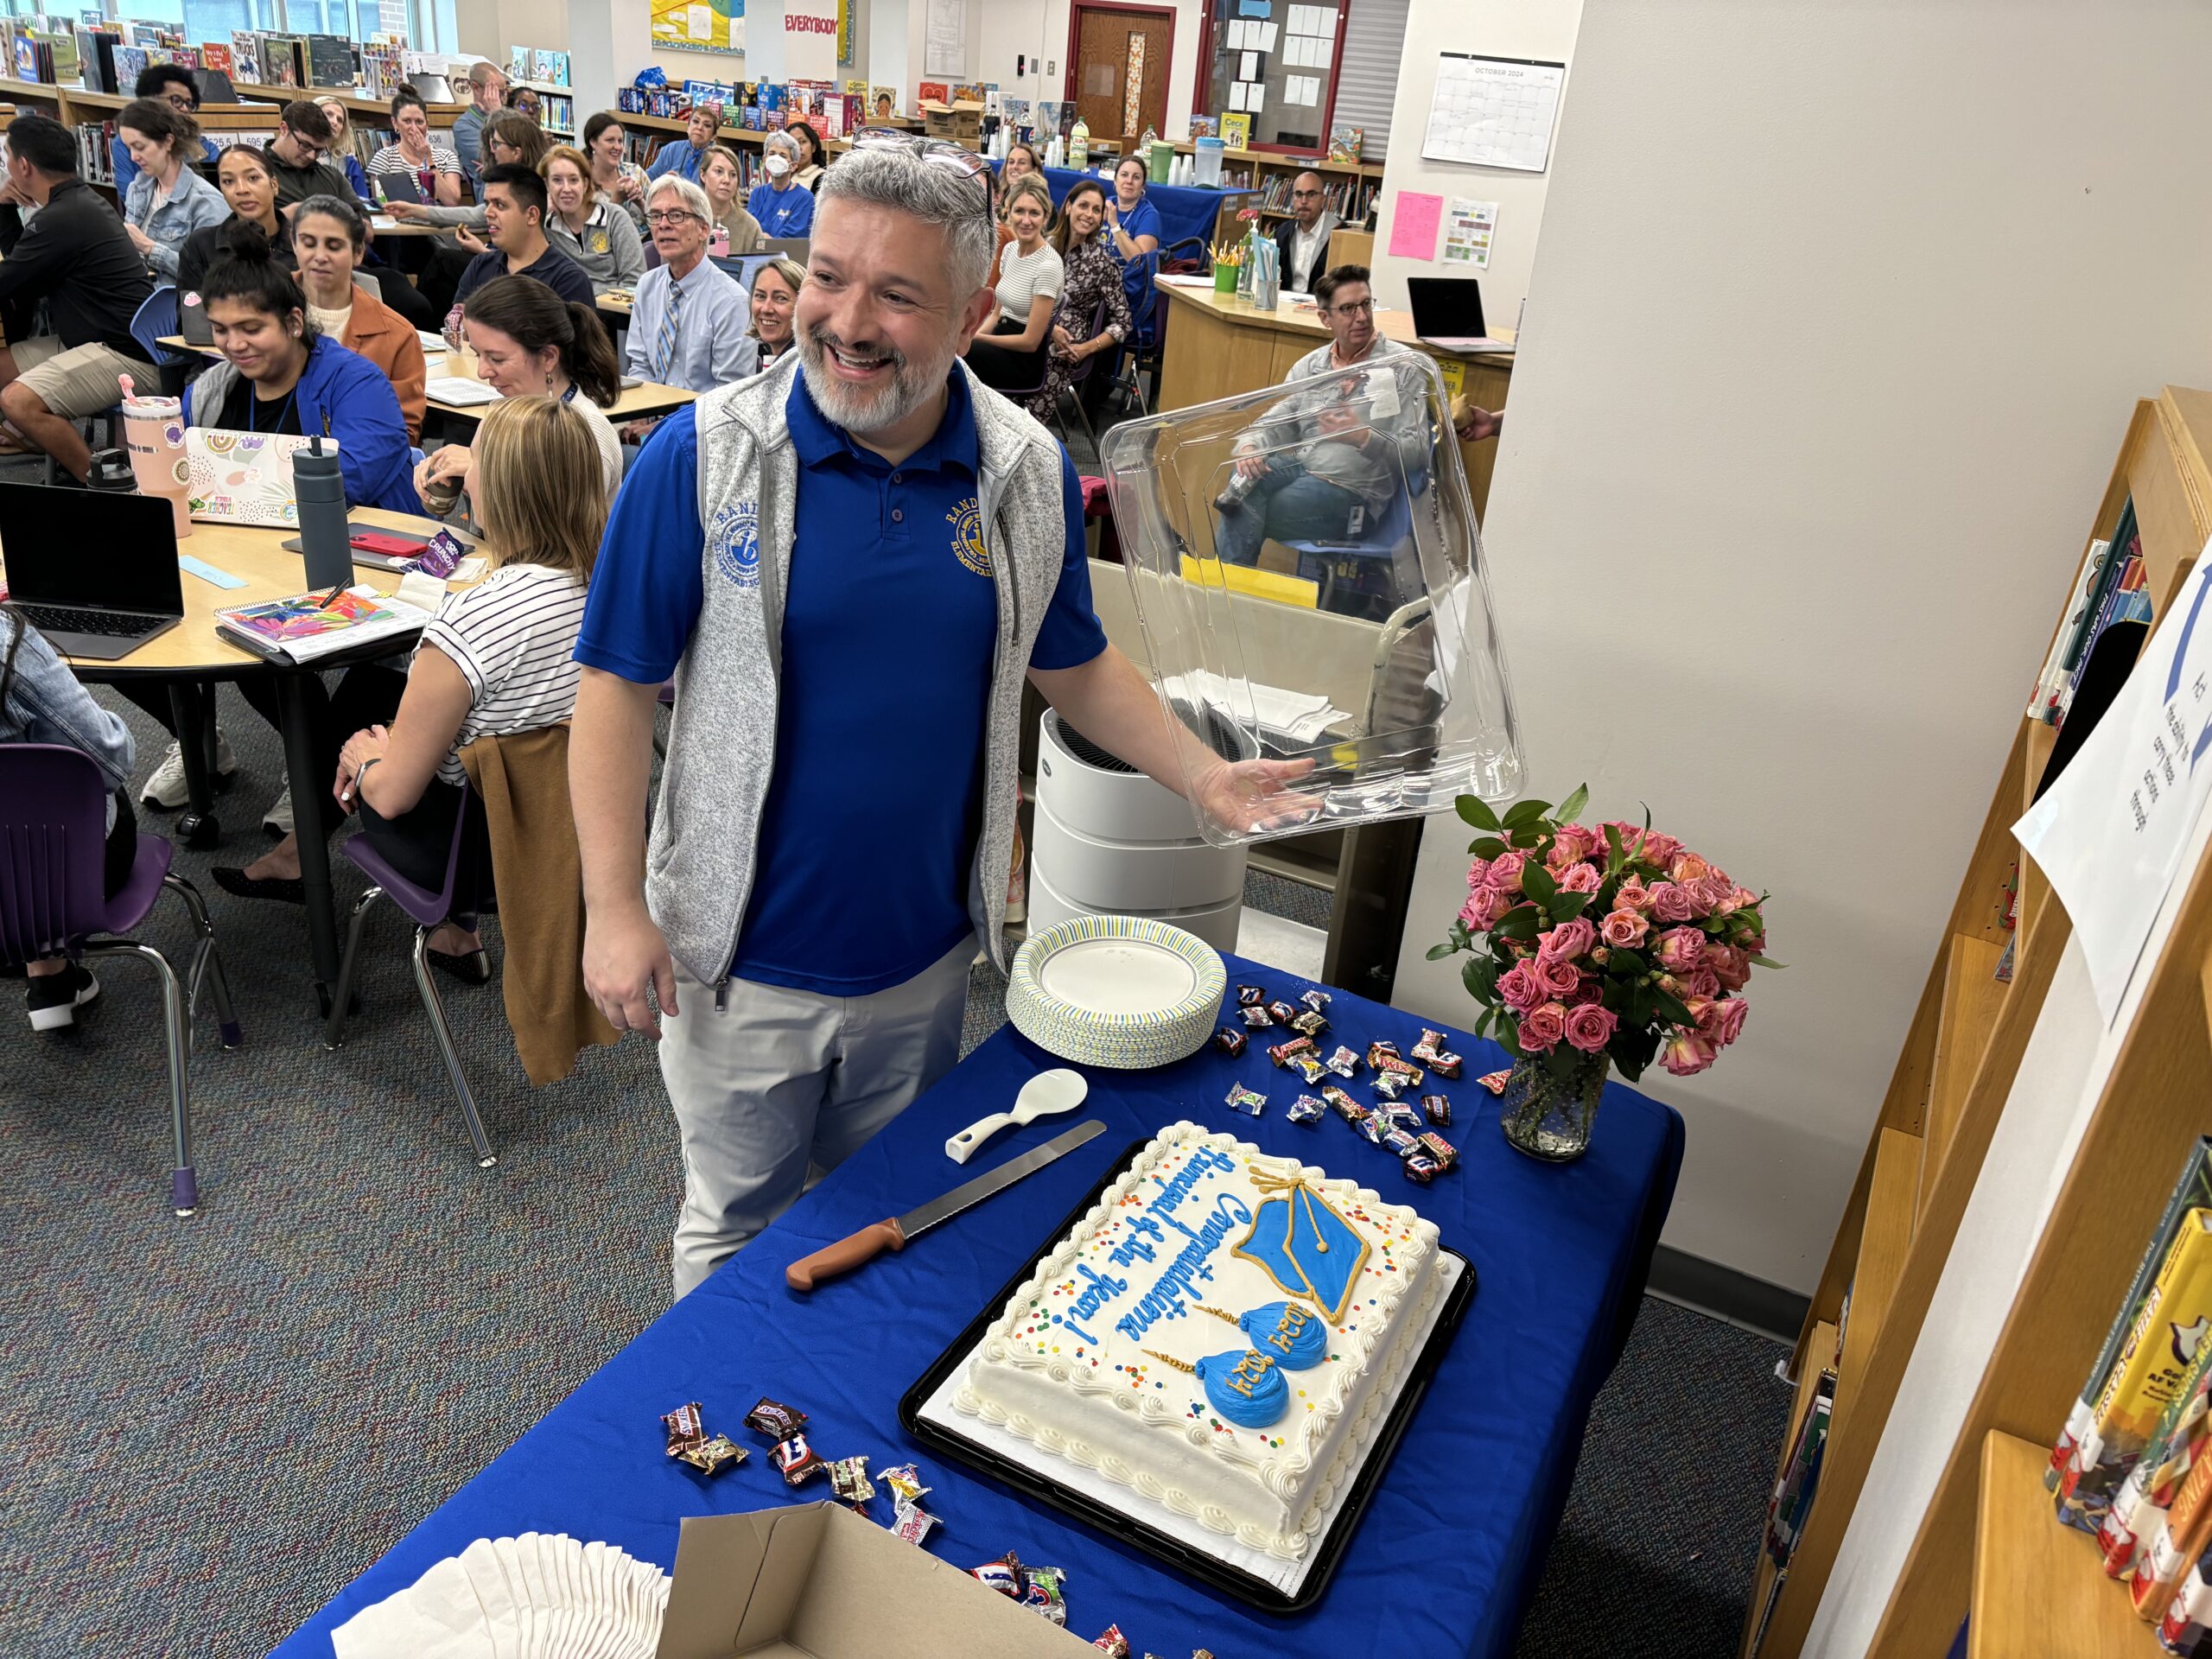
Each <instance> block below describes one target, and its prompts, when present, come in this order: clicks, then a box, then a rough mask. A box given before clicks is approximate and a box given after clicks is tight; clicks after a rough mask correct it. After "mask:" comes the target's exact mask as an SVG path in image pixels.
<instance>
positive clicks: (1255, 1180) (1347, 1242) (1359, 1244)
mask: <svg viewBox="0 0 2212 1659" xmlns="http://www.w3.org/2000/svg"><path fill="white" fill-rule="evenodd" d="M1252 1184H1253V1185H1254V1186H1255V1187H1256V1188H1258V1189H1259V1191H1261V1192H1264V1193H1267V1194H1268V1197H1267V1198H1266V1199H1265V1200H1264V1201H1263V1202H1262V1204H1261V1205H1260V1207H1259V1209H1258V1210H1257V1211H1255V1212H1254V1213H1253V1216H1252V1230H1251V1231H1250V1232H1249V1233H1247V1234H1245V1235H1244V1237H1243V1242H1242V1243H1238V1244H1237V1245H1236V1247H1235V1248H1234V1249H1232V1250H1231V1251H1230V1254H1231V1255H1237V1256H1242V1257H1243V1259H1244V1260H1245V1261H1247V1262H1251V1263H1253V1264H1254V1265H1255V1266H1256V1267H1258V1268H1260V1269H1261V1270H1262V1272H1264V1273H1265V1274H1267V1275H1268V1278H1270V1279H1272V1280H1274V1281H1275V1283H1276V1284H1278V1285H1280V1286H1281V1287H1282V1288H1283V1289H1284V1290H1286V1291H1287V1292H1288V1293H1289V1294H1291V1295H1293V1296H1303V1297H1305V1298H1306V1300H1309V1301H1311V1302H1312V1303H1313V1305H1314V1306H1316V1307H1318V1308H1319V1309H1320V1310H1321V1313H1322V1316H1323V1317H1324V1318H1325V1319H1327V1320H1328V1322H1329V1323H1330V1324H1331V1325H1335V1324H1336V1323H1338V1321H1339V1320H1341V1319H1343V1318H1344V1309H1345V1308H1346V1307H1347V1306H1349V1305H1350V1304H1351V1294H1352V1291H1353V1289H1354V1287H1357V1285H1358V1283H1359V1270H1360V1268H1363V1266H1365V1265H1366V1262H1367V1241H1366V1240H1365V1239H1364V1238H1363V1237H1361V1236H1360V1235H1359V1232H1358V1230H1357V1229H1356V1228H1355V1227H1353V1225H1352V1224H1351V1223H1350V1222H1348V1221H1346V1220H1345V1219H1344V1217H1342V1216H1340V1215H1338V1213H1337V1212H1336V1211H1334V1210H1333V1209H1332V1208H1330V1206H1329V1201H1328V1200H1327V1199H1326V1198H1323V1197H1322V1196H1321V1195H1320V1194H1319V1192H1315V1191H1314V1190H1313V1188H1312V1187H1310V1186H1308V1185H1306V1183H1305V1181H1304V1180H1302V1179H1299V1178H1297V1177H1295V1176H1291V1177H1284V1176H1275V1175H1268V1174H1266V1173H1262V1171H1260V1170H1259V1169H1257V1168H1255V1169H1254V1170H1253V1172H1252ZM1240 1323H1241V1321H1240ZM1321 1339H1322V1341H1323V1342H1324V1343H1325V1342H1326V1341H1327V1340H1328V1333H1327V1332H1322V1333H1321Z"/></svg>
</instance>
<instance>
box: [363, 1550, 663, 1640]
mask: <svg viewBox="0 0 2212 1659" xmlns="http://www.w3.org/2000/svg"><path fill="white" fill-rule="evenodd" d="M668 1584H669V1581H668V1580H667V1578H666V1577H665V1576H664V1574H663V1573H662V1572H661V1570H660V1569H659V1568H658V1567H655V1566H654V1565H652V1562H650V1561H640V1560H632V1558H631V1557H630V1556H628V1555H626V1554H624V1553H623V1552H622V1551H620V1550H619V1549H617V1548H614V1547H613V1545H611V1544H601V1543H589V1544H587V1543H582V1542H579V1541H577V1540H575V1539H574V1538H571V1537H569V1535H567V1534H566V1533H543V1532H525V1533H524V1534H523V1535H522V1536H521V1537H519V1538H479V1539H478V1540H477V1541H475V1542H474V1543H473V1544H471V1545H470V1546H469V1547H468V1548H467V1549H464V1550H463V1551H461V1554H458V1555H454V1556H449V1557H448V1558H447V1559H446V1560H442V1561H440V1562H439V1563H438V1564H437V1565H436V1566H435V1567H432V1568H431V1569H430V1570H429V1572H427V1573H424V1574H423V1576H422V1577H421V1578H420V1579H418V1580H416V1581H415V1582H414V1583H413V1584H412V1585H410V1586H408V1587H407V1588H406V1589H404V1590H402V1591H400V1592H398V1593H397V1595H392V1596H387V1597H386V1598H385V1599H384V1600H382V1601H380V1602H378V1603H377V1604H376V1605H375V1606H373V1607H365V1608H363V1609H362V1610H361V1611H359V1612H358V1613H356V1614H354V1615H353V1618H349V1619H347V1620H346V1622H345V1623H344V1624H340V1626H339V1627H338V1628H337V1629H336V1630H333V1631H332V1632H331V1633H330V1640H331V1646H332V1648H333V1649H334V1651H335V1654H336V1659H479V1656H481V1659H583V1656H585V1655H587V1654H589V1655H594V1656H602V1655H603V1656H606V1659H652V1656H653V1653H654V1650H655V1649H658V1646H659V1645H660V1621H661V1615H662V1613H663V1612H664V1611H666V1610H667V1607H668Z"/></svg>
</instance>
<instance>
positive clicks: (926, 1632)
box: [658, 1503, 1107, 1659]
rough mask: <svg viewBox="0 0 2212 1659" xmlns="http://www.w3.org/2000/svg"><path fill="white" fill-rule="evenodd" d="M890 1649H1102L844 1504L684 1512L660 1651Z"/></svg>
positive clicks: (1024, 1652) (827, 1656)
mask: <svg viewBox="0 0 2212 1659" xmlns="http://www.w3.org/2000/svg"><path fill="white" fill-rule="evenodd" d="M1097 1623H1098V1625H1099V1628H1101V1629H1102V1630H1103V1629H1104V1628H1105V1625H1106V1623H1107V1620H1106V1618H1104V1617H1102V1618H1099V1620H1098V1621H1097ZM887 1653H899V1654H946V1655H951V1654H957V1655H959V1656H960V1659H1053V1656H1059V1659H1079V1656H1081V1655H1084V1654H1090V1655H1091V1656H1093V1659H1096V1653H1097V1649H1095V1648H1093V1647H1092V1646H1091V1645H1090V1643H1087V1642H1085V1641H1084V1640H1083V1639H1082V1638H1081V1637H1077V1636H1075V1635H1072V1634H1071V1633H1070V1632H1069V1631H1067V1630H1062V1629H1060V1628H1059V1627H1058V1625H1056V1624H1052V1622H1051V1621H1050V1620H1048V1619H1046V1618H1042V1617H1040V1616H1039V1615H1038V1614H1036V1613H1033V1612H1031V1611H1028V1610H1027V1609H1026V1608H1024V1607H1021V1606H1020V1605H1017V1604H1015V1603H1014V1602H1013V1601H1011V1600H1009V1599H1007V1598H1006V1597H1005V1596H1002V1595H1001V1594H999V1592H997V1591H995V1590H992V1589H988V1588H987V1587H986V1586H983V1585H982V1584H981V1583H979V1582H978V1581H977V1580H975V1579H972V1578H970V1577H969V1575H968V1574H967V1573H963V1572H962V1571H961V1570H960V1569H959V1568H958V1567H953V1566H950V1564H948V1563H946V1562H944V1561H941V1560H938V1559H937V1557H936V1556H934V1555H932V1554H930V1553H929V1552H928V1551H927V1550H925V1549H918V1548H915V1547H914V1546H913V1545H912V1544H910V1543H907V1542H906V1541H904V1540H902V1539H898V1538H894V1537H893V1536H892V1535H890V1534H889V1533H888V1532H887V1531H885V1530H884V1529H882V1528H881V1527H879V1526H877V1525H876V1524H875V1523H874V1522H872V1521H866V1520H863V1519H862V1518H861V1516H857V1515H855V1514H854V1513H853V1512H852V1511H851V1510H849V1509H846V1508H845V1507H844V1506H843V1505H842V1504H839V1503H806V1504H801V1505H799V1506H798V1507H796V1508H792V1509H783V1510H758V1511H756V1512H755V1513H753V1514H751V1515H695V1516H688V1517H687V1518H686V1519H685V1521H684V1522H683V1535H682V1537H681V1539H680V1540H679V1541H678V1542H677V1547H676V1576H675V1582H674V1583H673V1584H672V1585H671V1586H670V1589H669V1595H668V1614H667V1617H666V1618H664V1619H663V1621H662V1622H661V1628H660V1647H659V1649H658V1659H737V1656H740V1655H746V1656H760V1659H880V1656H881V1655H884V1654H887Z"/></svg>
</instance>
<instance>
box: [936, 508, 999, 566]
mask: <svg viewBox="0 0 2212 1659" xmlns="http://www.w3.org/2000/svg"><path fill="white" fill-rule="evenodd" d="M944 522H945V523H946V524H950V525H951V526H952V555H953V556H954V557H955V558H957V559H958V560H959V561H960V563H963V564H964V565H966V566H967V567H968V568H969V569H970V570H973V571H974V572H975V573H976V575H979V576H988V575H990V574H991V550H990V549H988V548H987V547H985V546H984V545H983V515H982V509H981V508H979V507H978V506H977V505H976V498H975V497H974V496H972V495H971V496H969V498H968V499H966V500H964V501H963V502H962V503H961V504H960V505H958V506H957V507H955V508H954V509H953V510H952V511H951V512H948V513H946V514H945V515H944Z"/></svg>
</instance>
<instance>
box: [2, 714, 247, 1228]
mask: <svg viewBox="0 0 2212 1659" xmlns="http://www.w3.org/2000/svg"><path fill="white" fill-rule="evenodd" d="M106 849H107V790H106V788H105V785H103V784H102V782H101V779H100V772H99V766H96V765H94V764H93V761H92V757H91V756H90V755H87V754H84V753H79V751H78V750H75V749H70V748H63V747H58V746H56V745H54V744H49V743H7V744H0V962H7V963H29V962H35V961H36V960H38V959H39V958H40V957H60V956H66V957H71V958H73V959H82V958H85V957H137V958H138V959H139V960H140V961H141V962H144V963H149V964H150V965H151V966H152V968H153V969H154V972H155V973H156V975H157V976H159V977H160V980H161V982H162V1014H163V1019H164V1024H165V1027H166V1031H167V1034H168V1058H169V1114H170V1116H171V1118H172V1120H173V1122H174V1128H175V1135H176V1167H175V1171H174V1173H172V1174H171V1175H170V1177H169V1201H170V1204H171V1205H172V1206H173V1207H174V1208H175V1211H176V1212H177V1214H178V1215H180V1216H188V1215H191V1214H192V1213H193V1212H194V1211H195V1210H197V1209H198V1208H199V1207H200V1184H199V1180H198V1179H197V1178H196V1177H195V1176H194V1173H193V1169H192V1097H191V1086H190V1083H189V1080H188V1076H187V1071H186V1068H187V1065H188V1063H189V1059H190V1055H191V1048H192V1027H193V1016H194V1013H195V1011H196V1010H197V1008H198V1006H199V1001H200V988H201V986H202V985H203V984H204V985H205V986H206V987H207V989H208V991H209V992H210V993H211V994H212V995H213V1000H214V1003H215V1017H216V1019H217V1020H218V1021H219V1024H220V1026H221V1028H222V1038H223V1046H224V1047H226V1048H236V1047H237V1046H238V1044H239V1043H240V1042H242V1041H243V1040H244V1037H243V1035H242V1033H240V1032H239V1029H238V1014H237V1012H236V1011H235V1010H234V1009H233V1008H232V1006H231V991H230V986H229V985H228V983H226V982H225V980H224V978H223V963H222V959H221V958H220V957H219V956H217V954H216V951H215V929H214V926H213V924H212V923H210V922H209V921H208V919H207V906H206V905H205V904H204V903H202V902H201V901H200V894H199V893H198V891H197V890H196V889H195V888H194V887H193V885H192V883H191V882H189V881H188V880H185V879H184V878H183V877H182V876H181V875H178V874H175V873H173V872H172V871H171V870H170V868H169V860H170V858H171V857H172V856H173V855H174V853H175V849H174V848H172V847H171V846H170V845H169V842H168V838H167V837H166V836H146V835H142V836H139V837H138V858H137V862H136V863H135V864H134V865H132V867H131V870H130V880H128V881H126V882H124V886H123V889H122V891H121V892H119V893H117V894H116V895H115V897H113V898H112V899H111V898H109V897H108V896H107V893H106V881H105V866H106V857H107V850H106ZM164 888H166V889H167V890H168V891H169V892H171V893H175V894H176V896H177V897H178V898H180V899H182V900H183V901H184V906H185V908H186V910H188V912H191V916H192V930H193V934H194V944H193V950H192V964H191V967H190V968H189V969H188V970H187V972H186V974H185V976H184V979H183V982H181V983H180V982H178V979H177V976H176V970H175V969H174V968H173V967H171V966H170V964H169V960H168V957H164V956H163V955H162V953H161V952H160V951H159V950H156V949H155V948H154V947H153V946H152V945H150V944H138V943H137V941H135V940H132V939H127V938H116V937H112V936H115V935H120V934H124V933H128V932H129V931H130V930H131V929H132V928H134V927H137V925H139V924H140V923H141V922H143V921H144V920H145V919H146V915H147V912H149V911H151V910H152V909H153V907H154V901H155V900H156V899H158V898H160V897H161V895H162V890H163V889H164ZM94 934H100V935H105V936H110V937H104V938H99V940H97V941H95V940H94V939H93V938H92V935H94Z"/></svg>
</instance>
